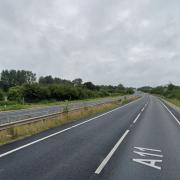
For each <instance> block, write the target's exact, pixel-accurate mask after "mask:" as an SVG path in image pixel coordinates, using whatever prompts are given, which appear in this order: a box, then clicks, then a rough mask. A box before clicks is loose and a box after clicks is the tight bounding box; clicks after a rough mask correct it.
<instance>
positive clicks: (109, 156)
mask: <svg viewBox="0 0 180 180" xmlns="http://www.w3.org/2000/svg"><path fill="white" fill-rule="evenodd" d="M128 133H129V130H126V131H125V133H124V134H123V136H122V137H121V138H120V139H119V140H118V142H117V143H116V144H115V146H114V147H113V148H112V150H111V151H110V152H109V154H108V155H107V156H106V158H105V159H104V160H103V161H102V163H101V164H100V165H99V167H98V168H97V169H96V171H95V174H100V173H101V171H102V170H103V168H104V167H105V166H106V164H107V163H108V161H109V160H110V159H111V157H112V156H113V154H114V153H115V151H116V150H117V148H118V147H119V145H120V144H121V143H122V141H123V140H124V138H125V137H126V136H127V134H128Z"/></svg>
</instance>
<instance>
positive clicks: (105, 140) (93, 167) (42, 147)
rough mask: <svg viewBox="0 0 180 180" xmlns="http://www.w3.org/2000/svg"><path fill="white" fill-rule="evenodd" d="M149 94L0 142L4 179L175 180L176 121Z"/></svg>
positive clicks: (179, 161)
mask: <svg viewBox="0 0 180 180" xmlns="http://www.w3.org/2000/svg"><path fill="white" fill-rule="evenodd" d="M175 118H176V117H175V116H173V114H172V111H171V109H170V108H169V107H167V106H166V105H164V104H162V103H161V102H160V100H159V99H157V98H156V97H153V96H148V95H146V96H144V97H143V98H141V99H139V100H136V101H134V102H131V103H129V104H127V105H125V106H123V107H119V108H117V109H115V110H113V111H109V112H107V113H105V114H100V115H98V116H97V117H92V118H90V119H84V120H81V121H77V122H74V123H71V124H68V125H64V126H61V127H58V128H56V129H51V130H48V131H46V132H43V133H40V134H38V135H35V136H32V137H29V138H26V139H24V140H21V141H17V142H14V143H11V144H9V145H5V146H2V147H0V179H2V180H31V179H33V180H50V179H51V180H52V179H53V180H179V179H180V142H179V138H180V124H179V123H178V122H179V120H178V119H177V118H176V119H175Z"/></svg>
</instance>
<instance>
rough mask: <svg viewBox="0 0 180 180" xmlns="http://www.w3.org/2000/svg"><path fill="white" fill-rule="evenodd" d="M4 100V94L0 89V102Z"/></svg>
mask: <svg viewBox="0 0 180 180" xmlns="http://www.w3.org/2000/svg"><path fill="white" fill-rule="evenodd" d="M3 100H4V93H3V91H2V90H1V89H0V101H3Z"/></svg>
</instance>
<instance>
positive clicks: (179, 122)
mask: <svg viewBox="0 0 180 180" xmlns="http://www.w3.org/2000/svg"><path fill="white" fill-rule="evenodd" d="M162 105H163V106H164V107H165V108H166V109H167V110H168V112H169V113H170V114H171V115H172V117H173V118H174V119H175V120H176V122H177V123H178V124H179V125H180V121H179V120H178V119H177V118H176V116H175V115H174V114H173V113H172V112H171V111H170V110H169V108H168V107H167V106H166V105H165V104H164V103H163V102H162Z"/></svg>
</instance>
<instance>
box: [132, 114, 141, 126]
mask: <svg viewBox="0 0 180 180" xmlns="http://www.w3.org/2000/svg"><path fill="white" fill-rule="evenodd" d="M140 116H141V113H139V114H138V115H137V117H136V118H135V120H134V121H133V123H134V124H135V123H136V121H137V120H138V119H139V117H140Z"/></svg>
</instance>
